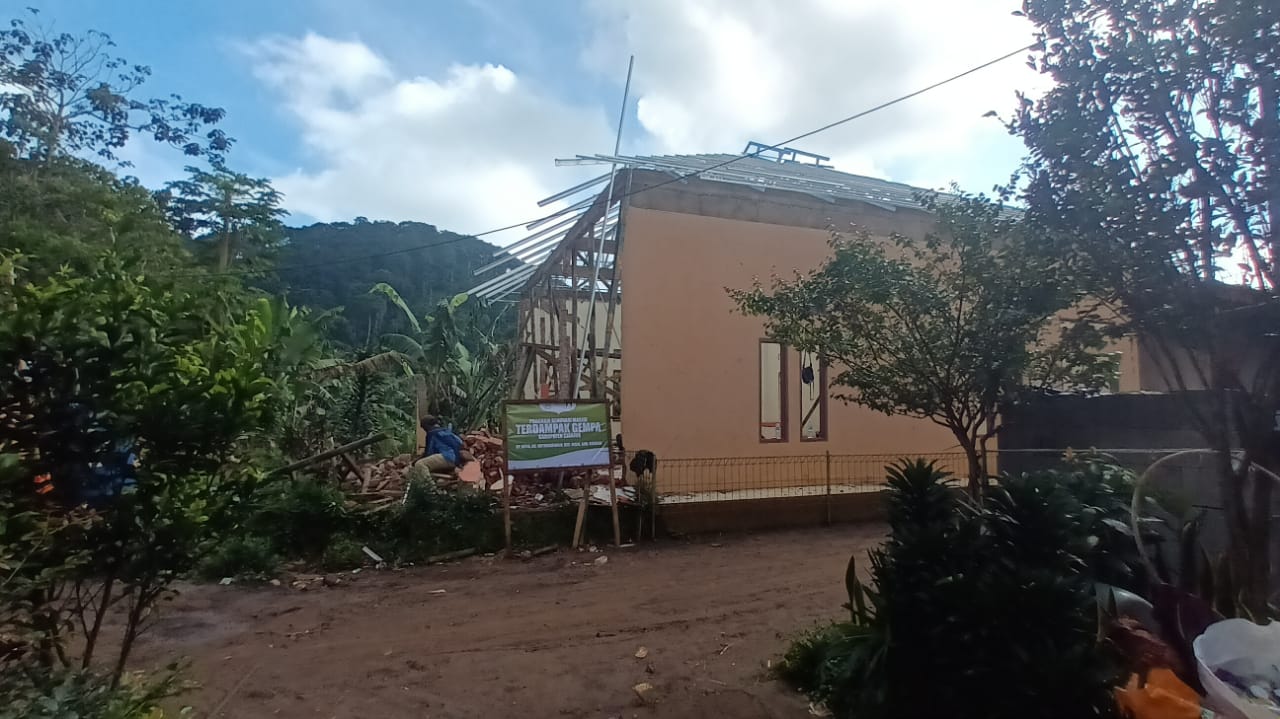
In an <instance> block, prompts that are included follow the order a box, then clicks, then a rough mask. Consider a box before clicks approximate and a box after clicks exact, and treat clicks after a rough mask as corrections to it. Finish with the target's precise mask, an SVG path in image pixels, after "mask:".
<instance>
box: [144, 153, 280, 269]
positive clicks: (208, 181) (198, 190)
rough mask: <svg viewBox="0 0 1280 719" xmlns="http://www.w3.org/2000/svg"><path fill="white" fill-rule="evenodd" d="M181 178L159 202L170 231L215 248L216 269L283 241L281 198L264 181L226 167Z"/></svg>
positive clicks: (195, 169)
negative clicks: (165, 213) (162, 206)
mask: <svg viewBox="0 0 1280 719" xmlns="http://www.w3.org/2000/svg"><path fill="white" fill-rule="evenodd" d="M187 174H188V175H190V177H189V178H188V179H186V180H178V181H175V182H170V183H169V184H168V185H167V186H166V190H165V192H163V193H161V196H160V201H161V203H162V204H163V205H164V206H165V209H166V211H167V212H168V214H169V217H170V219H171V221H172V222H173V224H174V227H175V228H177V230H178V231H179V232H181V233H182V234H184V235H186V236H187V237H188V238H190V239H191V240H193V241H195V242H201V243H204V242H207V243H211V244H212V245H213V246H214V247H215V257H216V263H217V266H218V270H219V271H226V270H227V269H228V268H229V267H230V266H231V263H232V262H233V261H235V260H244V259H250V258H253V257H258V256H261V255H263V254H264V253H266V252H267V251H270V250H272V249H273V248H275V246H276V245H277V244H278V243H279V242H280V240H281V239H282V238H283V236H284V233H283V226H282V225H281V224H280V219H281V218H282V217H284V216H285V215H287V214H288V212H286V211H285V210H284V209H283V208H281V207H280V200H281V198H282V195H281V194H280V193H279V192H278V191H277V190H276V189H275V188H274V187H272V186H271V181H270V180H267V179H266V178H254V177H249V176H248V175H244V174H242V173H239V172H232V171H231V170H228V169H226V168H225V167H221V166H219V167H215V168H214V169H213V170H212V171H207V170H202V169H200V168H198V167H188V168H187Z"/></svg>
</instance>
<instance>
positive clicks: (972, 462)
mask: <svg viewBox="0 0 1280 719" xmlns="http://www.w3.org/2000/svg"><path fill="white" fill-rule="evenodd" d="M951 432H952V434H954V435H955V437H956V441H958V442H959V443H960V448H961V449H963V450H964V456H965V460H966V463H967V464H968V466H969V467H968V473H969V485H968V489H969V496H970V497H972V498H973V499H975V500H980V499H981V498H982V486H983V484H984V483H985V482H986V479H987V477H986V463H985V462H984V461H983V459H984V458H983V457H982V454H981V453H980V452H979V451H978V441H977V440H976V439H975V438H973V437H971V436H969V435H968V434H966V433H965V432H962V431H960V430H955V429H953V430H951Z"/></svg>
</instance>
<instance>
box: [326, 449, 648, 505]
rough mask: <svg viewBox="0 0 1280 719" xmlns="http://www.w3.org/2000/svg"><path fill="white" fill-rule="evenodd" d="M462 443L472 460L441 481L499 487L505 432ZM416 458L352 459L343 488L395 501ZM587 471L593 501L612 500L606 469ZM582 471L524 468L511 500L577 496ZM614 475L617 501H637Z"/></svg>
mask: <svg viewBox="0 0 1280 719" xmlns="http://www.w3.org/2000/svg"><path fill="white" fill-rule="evenodd" d="M462 446H463V450H464V451H465V452H467V453H468V454H470V455H471V456H472V457H473V458H474V459H473V461H470V462H468V463H466V464H465V465H464V466H463V467H461V468H460V469H459V470H458V471H457V472H456V473H454V474H450V475H437V476H436V482H437V484H438V485H440V486H442V487H444V488H462V487H479V488H482V489H486V490H488V491H490V492H494V493H495V494H496V493H499V492H501V491H502V489H503V487H504V484H505V482H506V479H505V477H504V476H503V470H504V468H505V466H506V464H505V459H506V458H505V456H504V455H505V449H506V448H505V445H504V443H503V441H502V438H501V437H495V436H493V435H492V434H490V433H489V432H488V431H486V430H477V431H474V432H469V433H468V434H467V435H466V436H464V437H463V438H462ZM416 459H417V458H416V457H414V456H413V455H409V454H402V455H399V456H396V457H390V458H387V459H380V460H375V461H370V462H364V463H361V464H359V465H358V467H359V472H358V473H357V471H356V469H355V467H352V466H351V464H352V463H348V464H346V465H344V467H346V468H347V472H346V475H345V478H344V488H345V489H347V492H348V497H349V498H350V499H351V500H352V502H354V503H357V504H365V505H375V506H377V507H381V506H388V505H390V504H391V503H392V502H393V501H396V500H400V499H402V498H403V497H404V495H405V491H406V489H407V485H408V482H409V475H410V470H411V469H412V468H413V465H414V461H415V460H416ZM586 472H590V473H591V479H590V481H591V483H592V488H591V490H592V491H591V493H590V496H589V501H591V502H592V503H596V504H608V496H609V495H608V487H607V484H608V474H607V473H606V472H607V470H586ZM584 474H585V472H583V471H579V472H574V473H569V472H542V473H534V474H531V475H523V474H522V475H521V476H520V477H518V478H516V479H515V480H514V482H513V483H512V487H511V506H512V507H516V508H537V507H546V506H549V505H553V504H557V503H560V502H566V501H573V500H577V499H579V498H581V496H582V494H581V491H580V490H578V489H576V487H579V486H581V482H582V480H583V479H584ZM619 474H621V473H619ZM615 479H616V480H617V483H618V501H619V502H621V503H627V502H631V501H634V500H635V493H634V489H633V488H629V487H623V486H622V485H623V484H625V481H626V480H625V475H621V476H616V477H615ZM499 496H500V495H499Z"/></svg>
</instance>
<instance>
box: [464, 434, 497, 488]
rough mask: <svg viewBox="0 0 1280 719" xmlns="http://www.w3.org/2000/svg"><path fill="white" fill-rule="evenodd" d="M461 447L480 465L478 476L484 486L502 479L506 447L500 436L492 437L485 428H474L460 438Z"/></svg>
mask: <svg viewBox="0 0 1280 719" xmlns="http://www.w3.org/2000/svg"><path fill="white" fill-rule="evenodd" d="M462 448H463V450H465V451H467V452H470V453H471V456H473V457H475V462H476V464H478V465H480V476H481V478H482V479H483V481H484V484H485V486H486V487H487V486H489V485H491V484H493V483H494V482H501V481H502V470H503V467H504V466H505V465H504V462H505V457H504V456H503V455H504V454H505V452H506V447H505V446H504V445H503V443H502V439H501V438H500V437H494V436H493V435H491V434H489V432H488V431H487V430H483V429H480V430H476V431H475V432H470V433H468V434H467V436H465V437H463V438H462Z"/></svg>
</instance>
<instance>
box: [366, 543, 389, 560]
mask: <svg viewBox="0 0 1280 719" xmlns="http://www.w3.org/2000/svg"><path fill="white" fill-rule="evenodd" d="M360 551H362V552H364V554H365V556H366V557H368V558H369V559H372V560H373V561H374V562H376V563H378V564H385V563H386V561H387V560H385V559H383V558H382V557H381V556H379V555H378V553H377V552H375V551H373V550H372V549H369V547H368V545H366V546H363V547H361V548H360Z"/></svg>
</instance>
